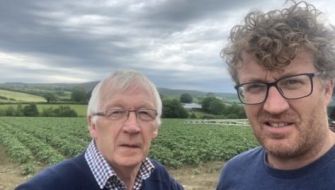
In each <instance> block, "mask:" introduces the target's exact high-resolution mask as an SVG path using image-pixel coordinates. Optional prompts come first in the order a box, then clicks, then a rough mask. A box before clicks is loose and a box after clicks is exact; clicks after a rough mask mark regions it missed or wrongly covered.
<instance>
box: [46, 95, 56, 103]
mask: <svg viewBox="0 0 335 190" xmlns="http://www.w3.org/2000/svg"><path fill="white" fill-rule="evenodd" d="M43 97H44V98H45V99H46V100H47V102H48V103H51V102H56V101H57V98H56V96H55V95H54V94H52V93H46V94H44V95H43Z"/></svg>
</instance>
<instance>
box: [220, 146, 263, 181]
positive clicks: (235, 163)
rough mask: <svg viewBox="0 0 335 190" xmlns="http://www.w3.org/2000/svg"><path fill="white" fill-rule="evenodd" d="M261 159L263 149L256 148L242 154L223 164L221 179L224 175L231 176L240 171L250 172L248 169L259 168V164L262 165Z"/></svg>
mask: <svg viewBox="0 0 335 190" xmlns="http://www.w3.org/2000/svg"><path fill="white" fill-rule="evenodd" d="M263 158H264V149H263V148H262V147H256V148H253V149H250V150H248V151H245V152H242V153H241V154H238V155H236V156H235V157H233V158H232V159H230V160H228V161H227V162H226V163H225V165H224V167H223V169H222V171H221V178H222V177H223V176H222V175H225V174H226V173H230V174H231V173H235V172H241V171H250V170H249V169H248V168H254V167H259V166H261V163H263Z"/></svg>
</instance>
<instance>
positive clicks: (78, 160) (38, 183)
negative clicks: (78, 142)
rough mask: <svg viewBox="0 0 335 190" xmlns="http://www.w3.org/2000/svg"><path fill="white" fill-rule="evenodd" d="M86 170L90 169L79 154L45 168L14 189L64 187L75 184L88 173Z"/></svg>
mask: <svg viewBox="0 0 335 190" xmlns="http://www.w3.org/2000/svg"><path fill="white" fill-rule="evenodd" d="M87 172H88V173H89V172H90V170H89V167H88V165H87V164H86V161H85V158H84V156H83V155H79V156H77V157H75V158H72V159H68V160H65V161H62V162H60V163H58V164H56V165H54V166H51V167H49V168H46V169H45V170H43V171H41V172H40V173H38V174H37V175H36V176H34V177H33V178H31V179H30V180H29V181H27V182H26V183H24V184H22V185H20V186H18V187H17V188H16V190H23V189H25V190H28V189H34V190H39V189H49V190H53V189H62V188H63V189H64V188H67V187H70V186H75V184H76V183H78V181H79V180H82V177H83V176H85V175H89V174H87ZM69 189H70V188H69Z"/></svg>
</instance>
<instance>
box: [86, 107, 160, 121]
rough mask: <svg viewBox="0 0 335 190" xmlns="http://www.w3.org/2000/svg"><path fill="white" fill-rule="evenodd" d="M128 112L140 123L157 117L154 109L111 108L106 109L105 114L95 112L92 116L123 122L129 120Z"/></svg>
mask: <svg viewBox="0 0 335 190" xmlns="http://www.w3.org/2000/svg"><path fill="white" fill-rule="evenodd" d="M130 112H134V113H135V115H136V118H137V119H138V120H140V121H153V120H155V119H156V117H157V115H158V114H157V111H156V110H154V109H147V108H140V109H122V108H112V109H107V110H106V111H105V112H96V113H93V114H92V115H96V116H103V117H106V118H107V119H109V120H116V121H120V120H122V121H125V120H127V119H128V118H129V114H130Z"/></svg>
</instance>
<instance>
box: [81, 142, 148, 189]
mask: <svg viewBox="0 0 335 190" xmlns="http://www.w3.org/2000/svg"><path fill="white" fill-rule="evenodd" d="M85 159H86V161H87V163H88V166H89V167H90V169H91V171H92V173H93V176H94V178H95V180H96V181H97V183H98V185H99V187H100V189H103V188H104V187H106V188H107V189H109V190H126V189H127V188H126V185H125V183H124V182H123V181H122V180H121V179H120V178H119V177H118V176H117V175H116V173H115V171H114V170H113V168H112V167H111V166H110V165H109V164H108V163H107V161H106V160H105V158H104V157H103V156H102V154H101V152H100V151H99V150H98V149H97V147H96V145H95V143H94V141H93V140H92V141H91V143H90V144H89V145H88V147H87V149H86V152H85ZM154 169H155V166H154V165H153V163H152V162H151V161H150V159H149V158H145V160H144V161H143V162H142V164H141V166H140V170H139V173H138V174H137V176H136V179H135V184H134V187H133V190H140V189H141V186H142V181H143V180H145V179H147V178H148V177H150V175H151V173H152V172H153V170H154Z"/></svg>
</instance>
